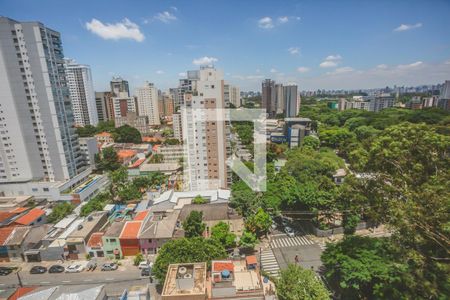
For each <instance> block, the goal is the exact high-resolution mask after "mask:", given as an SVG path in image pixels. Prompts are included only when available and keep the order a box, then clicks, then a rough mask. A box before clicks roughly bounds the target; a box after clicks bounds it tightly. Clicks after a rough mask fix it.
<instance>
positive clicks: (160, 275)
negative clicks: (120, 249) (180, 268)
mask: <svg viewBox="0 0 450 300" xmlns="http://www.w3.org/2000/svg"><path fill="white" fill-rule="evenodd" d="M225 257H227V253H226V251H225V248H224V247H223V246H222V245H221V244H220V243H219V242H217V240H215V239H204V238H201V237H194V238H182V239H177V240H171V241H168V242H167V243H165V244H164V245H163V246H162V247H161V249H160V250H159V252H158V256H157V258H156V261H155V264H154V265H153V269H152V272H153V274H154V275H155V277H156V278H157V279H158V280H159V281H160V282H161V283H163V282H164V279H165V277H166V272H167V267H168V266H169V264H176V263H194V262H207V263H208V265H210V264H211V260H214V259H223V258H225Z"/></svg>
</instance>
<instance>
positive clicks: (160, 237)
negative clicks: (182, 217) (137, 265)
mask: <svg viewBox="0 0 450 300" xmlns="http://www.w3.org/2000/svg"><path fill="white" fill-rule="evenodd" d="M179 214H180V210H175V211H169V212H163V213H156V214H152V215H151V216H150V217H149V218H147V219H146V220H145V222H144V224H143V225H142V228H141V231H140V233H139V243H140V248H141V251H142V252H143V254H145V255H147V254H156V253H158V250H159V249H160V248H161V247H162V246H163V245H164V244H165V243H166V242H167V241H170V240H171V239H172V237H173V233H174V231H175V229H176V228H177V225H178V224H179V222H178V216H179Z"/></svg>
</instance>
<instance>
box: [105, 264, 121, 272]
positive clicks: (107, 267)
mask: <svg viewBox="0 0 450 300" xmlns="http://www.w3.org/2000/svg"><path fill="white" fill-rule="evenodd" d="M118 267H119V266H118V265H117V264H116V263H106V264H103V265H102V269H101V270H102V271H114V270H117V268H118Z"/></svg>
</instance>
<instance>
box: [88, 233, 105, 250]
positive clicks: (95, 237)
mask: <svg viewBox="0 0 450 300" xmlns="http://www.w3.org/2000/svg"><path fill="white" fill-rule="evenodd" d="M103 234H104V233H103V232H94V233H93V234H92V235H91V237H90V238H89V241H88V242H87V245H88V247H91V248H100V247H102V246H103V241H102V236H103Z"/></svg>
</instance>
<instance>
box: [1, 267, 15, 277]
mask: <svg viewBox="0 0 450 300" xmlns="http://www.w3.org/2000/svg"><path fill="white" fill-rule="evenodd" d="M12 271H13V269H12V268H8V267H0V276H8V275H9V274H11V273H12Z"/></svg>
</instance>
